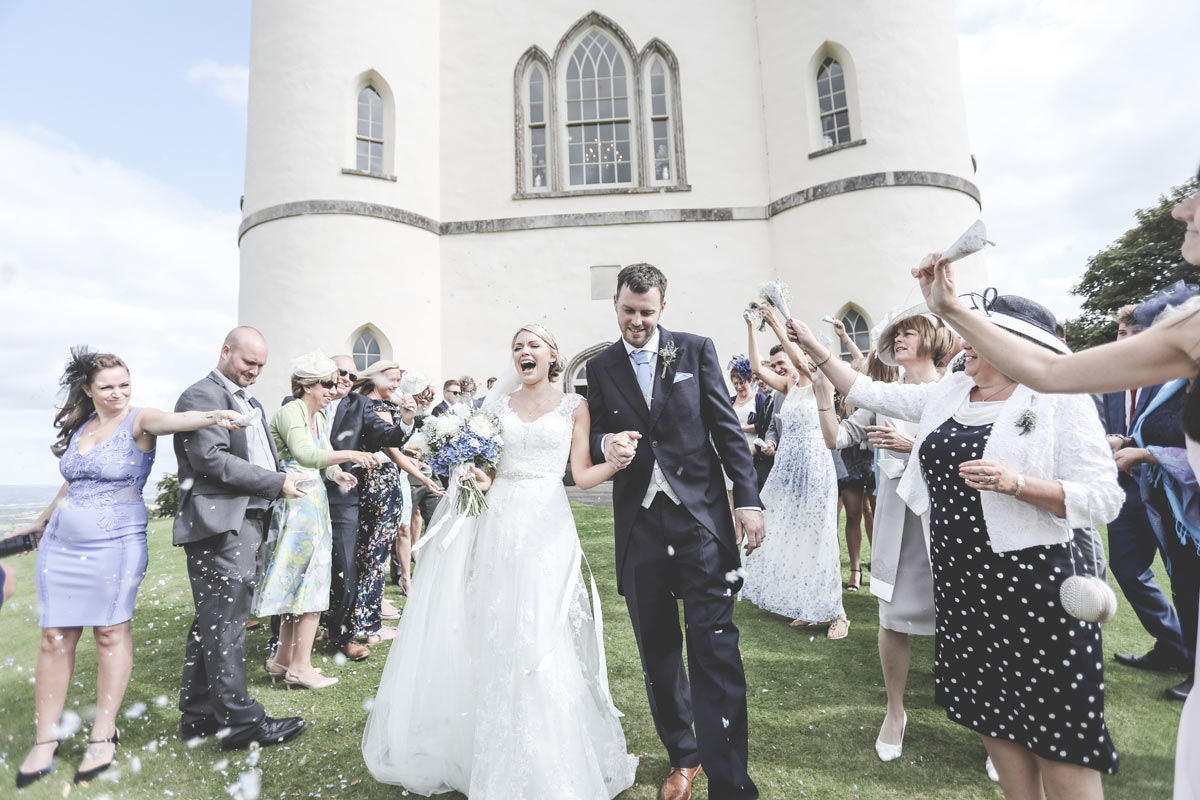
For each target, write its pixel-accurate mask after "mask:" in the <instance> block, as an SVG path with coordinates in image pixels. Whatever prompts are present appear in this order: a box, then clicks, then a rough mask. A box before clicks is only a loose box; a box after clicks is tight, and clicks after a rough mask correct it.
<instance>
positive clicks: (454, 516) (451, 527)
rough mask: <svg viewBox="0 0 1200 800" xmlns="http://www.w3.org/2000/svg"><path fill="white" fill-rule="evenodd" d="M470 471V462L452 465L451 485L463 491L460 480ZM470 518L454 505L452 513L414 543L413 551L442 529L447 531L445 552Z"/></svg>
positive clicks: (444, 538)
mask: <svg viewBox="0 0 1200 800" xmlns="http://www.w3.org/2000/svg"><path fill="white" fill-rule="evenodd" d="M469 473H470V465H468V464H455V465H454V466H453V467H451V469H450V485H451V486H452V487H453V488H454V491H455V492H461V491H463V489H462V486H461V484H459V481H460V480H461V479H462V478H463V477H464V476H466V475H468V474H469ZM470 518H471V517H470V516H469V515H467V514H464V513H462V512H460V511H459V510H458V509H457V508H453V507H452V510H451V511H450V513H448V514H446V516H444V517H442V518H441V519H440V520H438V522H437V524H436V525H434V526H433V527H432V528H430V529H429V530H428V531H427V532H426V533H425V535H424V536H422V537H421V540H420V541H418V542H417V543H416V544H415V545H413V549H412V551H413V552H414V553H416V552H418V551H419V550H420V549H421V548H422V547H424V546H425V545H427V544H429V543H430V542H431V541H433V540H434V539H436V538H437V537H438V534H440V533H442V531H445V532H446V533H445V535H444V536H443V537H442V543H441V548H442V552H445V551H446V550H447V549H448V548H449V547H450V545H452V544H454V540H455V539H457V538H458V534H459V533H461V532H462V529H463V525H465V524H466V523H467V520H469V519H470Z"/></svg>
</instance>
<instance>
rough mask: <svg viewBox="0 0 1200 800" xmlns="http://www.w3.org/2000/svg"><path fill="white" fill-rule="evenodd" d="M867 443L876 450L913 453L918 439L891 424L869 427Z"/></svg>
mask: <svg viewBox="0 0 1200 800" xmlns="http://www.w3.org/2000/svg"><path fill="white" fill-rule="evenodd" d="M867 441H868V442H870V443H871V447H874V448H875V449H876V450H879V449H881V448H882V449H884V450H892V451H894V452H897V453H911V452H912V449H913V444H915V443H916V439H914V438H913V437H911V436H909V435H908V434H905V433H901V432H900V431H898V430H896V428H895V426H893V425H892V424H891V423H890V422H889V423H887V424H885V425H868V426H867ZM981 463H982V462H981Z"/></svg>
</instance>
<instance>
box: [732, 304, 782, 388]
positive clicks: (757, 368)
mask: <svg viewBox="0 0 1200 800" xmlns="http://www.w3.org/2000/svg"><path fill="white" fill-rule="evenodd" d="M749 311H750V309H746V313H743V317H745V319H746V334H747V336H748V337H749V339H750V341H749V343H748V344H747V345H746V351H747V355H746V358H748V359H750V369H751V370H752V371H753V372H754V377H756V378H758V379H759V380H760V381H762V382H763V383H764V384H766V385H767V386H768V387H769V388H771V389H773V390H775V391H777V392H783V393H784V394H787V390H788V379H787V378H785V377H783V376H782V375H776V374H775V373H774V372H772V371H771V370H769V369H767V368H765V367H764V366H763V365H762V354H761V353H759V351H758V336H757V335H755V332H754V320H753V319H751V318H750V317H749V315H748V312H749Z"/></svg>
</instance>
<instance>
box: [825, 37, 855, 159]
mask: <svg viewBox="0 0 1200 800" xmlns="http://www.w3.org/2000/svg"><path fill="white" fill-rule="evenodd" d="M817 102H818V104H819V105H820V109H821V134H822V136H823V137H824V146H825V147H834V146H835V145H839V144H847V143H848V142H849V141H850V139H851V136H850V106H849V103H847V102H846V75H845V73H844V72H843V71H842V65H841V64H840V63H839V62H838V61H836V60H835V59H833V58H826V59H825V60H824V61H822V62H821V66H820V67H819V68H818V69H817Z"/></svg>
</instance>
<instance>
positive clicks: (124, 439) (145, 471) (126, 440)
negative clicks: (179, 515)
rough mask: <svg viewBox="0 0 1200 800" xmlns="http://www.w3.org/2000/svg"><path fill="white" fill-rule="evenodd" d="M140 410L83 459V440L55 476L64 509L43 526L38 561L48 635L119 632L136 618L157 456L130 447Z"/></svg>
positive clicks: (40, 596)
mask: <svg viewBox="0 0 1200 800" xmlns="http://www.w3.org/2000/svg"><path fill="white" fill-rule="evenodd" d="M139 410H140V409H136V408H131V409H130V410H129V413H128V414H127V415H126V416H125V419H124V420H123V421H122V422H121V424H120V426H119V427H118V428H117V431H116V433H114V434H113V435H112V436H110V437H109V438H108V439H106V440H104V441H103V442H100V443H99V444H98V445H96V446H95V447H93V448H92V449H91V450H89V451H87V452H86V453H81V452H79V435H80V434H81V433H82V432H83V430H84V429H85V428H87V427H88V425H89V424H91V421H92V420H93V419H95V415H93V416H92V417H89V418H88V421H87V422H86V423H84V425H83V427H81V428H80V429H79V430H78V431H76V432H75V435H74V436H72V437H71V441H70V443H69V444H68V445H67V451H66V452H65V453H63V456H62V460H61V461H60V462H59V465H58V469H59V471H60V472H61V473H62V476H63V478H65V479H66V481H67V497H66V501H65V502H64V503H62V504H60V506H59V507H58V508H57V509H55V511H54V513H53V515H51V517H50V521H49V523H48V524H47V525H46V533H45V535H43V536H42V541H41V544H40V545H39V546H38V555H37V593H38V602H39V603H40V604H41V606H42V614H41V626H42V627H43V628H80V627H84V626H89V625H117V624H119V623H122V622H125V621H126V620H129V619H132V618H133V602H134V599H135V598H136V597H137V590H138V587H139V586H140V585H141V583H142V577H143V576H144V575H145V574H146V559H147V554H146V522H147V519H148V514H147V513H146V504H145V502H144V501H143V500H142V489H144V488H145V486H146V478H148V477H149V476H150V468H151V467H152V466H153V465H154V451H150V452H149V453H146V452H143V451H142V450H141V449H140V448H138V446H137V444H136V442H135V441H134V439H133V423H134V420H135V419H136V418H137V415H138V411H139Z"/></svg>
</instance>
